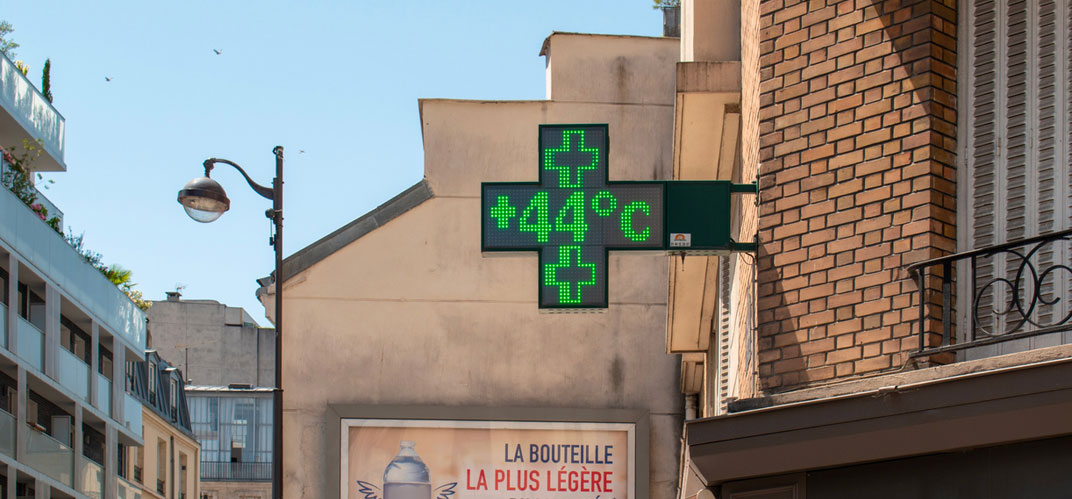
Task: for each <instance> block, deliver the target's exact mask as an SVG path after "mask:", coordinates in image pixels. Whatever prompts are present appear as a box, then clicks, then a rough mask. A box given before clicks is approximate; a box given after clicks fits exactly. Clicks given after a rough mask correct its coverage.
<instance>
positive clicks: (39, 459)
mask: <svg viewBox="0 0 1072 499" xmlns="http://www.w3.org/2000/svg"><path fill="white" fill-rule="evenodd" d="M22 431H23V435H25V436H26V440H25V442H26V464H29V465H30V466H32V467H33V468H35V469H37V470H38V471H40V472H42V473H44V474H46V475H48V476H50V477H52V478H53V479H55V480H56V481H58V482H60V483H62V484H64V485H66V486H68V487H70V486H71V485H72V483H73V480H72V479H73V478H74V449H72V448H70V447H68V446H66V445H63V443H61V442H60V441H59V440H56V439H54V438H52V437H51V436H49V435H48V434H47V433H44V432H40V431H37V430H35V429H33V428H30V427H29V426H25V427H23V428H22Z"/></svg>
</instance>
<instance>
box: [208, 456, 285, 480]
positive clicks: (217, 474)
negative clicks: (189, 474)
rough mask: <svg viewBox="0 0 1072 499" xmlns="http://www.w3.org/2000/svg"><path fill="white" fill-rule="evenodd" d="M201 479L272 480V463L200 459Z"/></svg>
mask: <svg viewBox="0 0 1072 499" xmlns="http://www.w3.org/2000/svg"><path fill="white" fill-rule="evenodd" d="M201 479H202V480H209V481H241V482H256V481H264V482H268V481H271V480H272V463H270V462H267V463H256V462H254V463H228V462H215V461H201Z"/></svg>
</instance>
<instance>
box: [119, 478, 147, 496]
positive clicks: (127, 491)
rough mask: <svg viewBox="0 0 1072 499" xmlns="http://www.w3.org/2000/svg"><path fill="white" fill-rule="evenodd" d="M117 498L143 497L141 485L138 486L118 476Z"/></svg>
mask: <svg viewBox="0 0 1072 499" xmlns="http://www.w3.org/2000/svg"><path fill="white" fill-rule="evenodd" d="M115 482H116V487H115V498H116V499H141V487H138V486H136V485H134V484H132V483H130V482H128V481H126V480H123V479H122V478H118V477H117V478H116V480H115Z"/></svg>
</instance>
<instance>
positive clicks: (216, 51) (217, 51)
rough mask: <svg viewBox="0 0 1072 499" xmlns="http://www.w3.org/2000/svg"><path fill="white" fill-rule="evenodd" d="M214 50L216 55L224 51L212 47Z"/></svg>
mask: <svg viewBox="0 0 1072 499" xmlns="http://www.w3.org/2000/svg"><path fill="white" fill-rule="evenodd" d="M212 51H213V52H215V53H216V55H220V54H222V53H223V49H212Z"/></svg>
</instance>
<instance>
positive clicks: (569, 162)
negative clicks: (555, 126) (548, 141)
mask: <svg viewBox="0 0 1072 499" xmlns="http://www.w3.org/2000/svg"><path fill="white" fill-rule="evenodd" d="M543 167H544V169H547V170H555V171H557V172H558V187H559V188H561V189H578V188H581V187H583V186H584V181H583V179H584V172H585V171H586V170H595V169H596V168H599V148H598V147H585V145H584V130H564V131H563V132H562V145H561V146H559V147H547V148H545V149H544V150H543Z"/></svg>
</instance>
